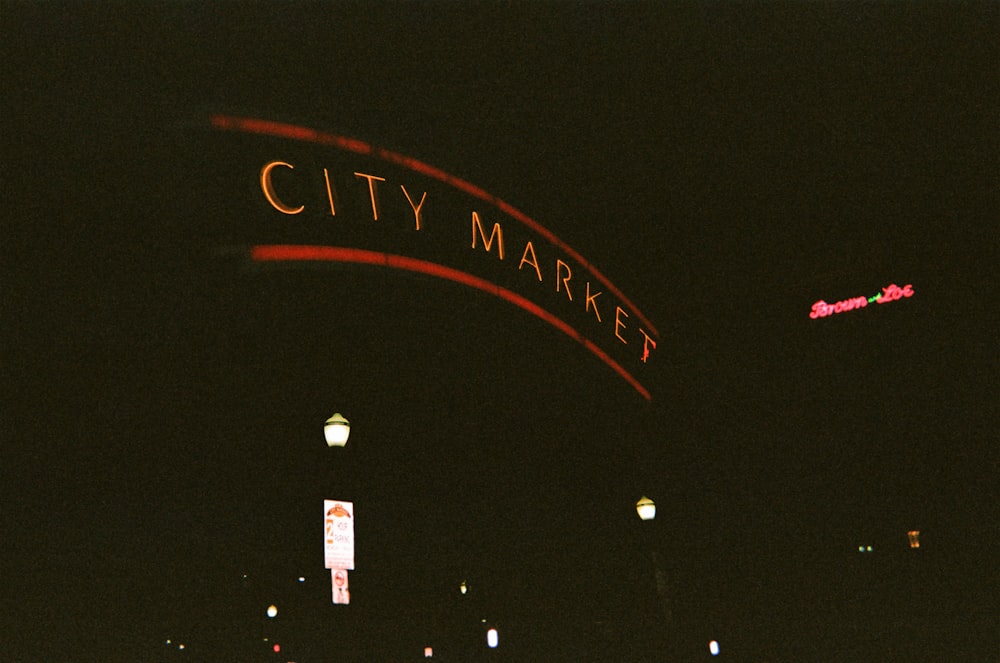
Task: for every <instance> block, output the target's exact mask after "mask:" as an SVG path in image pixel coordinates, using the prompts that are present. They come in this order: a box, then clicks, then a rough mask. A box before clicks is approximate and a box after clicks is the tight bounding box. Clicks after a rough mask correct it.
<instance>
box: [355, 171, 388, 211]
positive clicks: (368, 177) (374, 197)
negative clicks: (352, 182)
mask: <svg viewBox="0 0 1000 663" xmlns="http://www.w3.org/2000/svg"><path fill="white" fill-rule="evenodd" d="M354 174H355V175H356V176H357V177H363V178H365V179H366V180H368V193H369V195H371V198H372V219H373V220H375V221H378V195H377V194H376V193H375V180H378V181H379V182H385V178H384V177H377V176H375V175H365V174H364V173H354Z"/></svg>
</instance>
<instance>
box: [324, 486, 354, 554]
mask: <svg viewBox="0 0 1000 663" xmlns="http://www.w3.org/2000/svg"><path fill="white" fill-rule="evenodd" d="M323 521H324V528H323V529H324V538H323V541H324V546H323V550H324V556H325V558H326V568H328V569H352V570H353V569H354V504H352V503H351V502H343V501H340V500H323Z"/></svg>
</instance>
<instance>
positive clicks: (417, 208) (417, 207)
mask: <svg viewBox="0 0 1000 663" xmlns="http://www.w3.org/2000/svg"><path fill="white" fill-rule="evenodd" d="M399 188H400V189H402V190H403V195H404V196H406V200H407V201H409V203H410V207H412V208H413V219H414V220H415V221H416V222H417V230H420V208H421V207H423V206H424V201H425V200H427V192H426V191H424V195H423V196H421V198H420V204H419V205H414V204H413V198H410V194H409V192H407V190H406V187H405V186H403V185H402V184H400V185H399Z"/></svg>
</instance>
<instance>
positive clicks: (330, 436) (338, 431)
mask: <svg viewBox="0 0 1000 663" xmlns="http://www.w3.org/2000/svg"><path fill="white" fill-rule="evenodd" d="M350 434H351V424H350V422H349V421H347V419H345V418H344V415H342V414H340V413H339V412H338V413H336V414H334V415H333V416H332V417H330V418H329V419H327V420H326V424H325V425H324V426H323V435H324V436H325V437H326V446H328V447H342V446H344V445H345V444H347V438H348V437H349V436H350Z"/></svg>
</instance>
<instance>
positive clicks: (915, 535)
mask: <svg viewBox="0 0 1000 663" xmlns="http://www.w3.org/2000/svg"><path fill="white" fill-rule="evenodd" d="M906 535H907V536H909V537H910V547H911V548H919V547H920V530H918V529H915V530H911V531H909V532H907V533H906Z"/></svg>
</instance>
